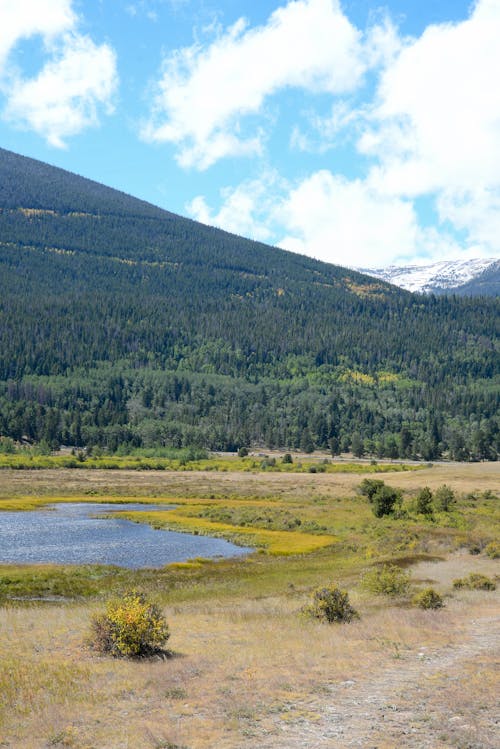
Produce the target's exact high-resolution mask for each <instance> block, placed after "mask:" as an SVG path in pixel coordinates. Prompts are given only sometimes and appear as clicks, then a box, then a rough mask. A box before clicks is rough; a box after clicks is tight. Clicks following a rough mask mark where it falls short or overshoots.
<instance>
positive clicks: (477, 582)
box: [453, 572, 497, 590]
mask: <svg viewBox="0 0 500 749" xmlns="http://www.w3.org/2000/svg"><path fill="white" fill-rule="evenodd" d="M453 587H454V588H465V589H466V590H496V587H497V586H496V585H495V583H494V582H493V580H492V579H491V577H487V576H486V575H482V574H481V573H479V572H471V573H470V575H468V576H467V577H459V578H457V579H456V580H453Z"/></svg>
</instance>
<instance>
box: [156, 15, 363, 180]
mask: <svg viewBox="0 0 500 749" xmlns="http://www.w3.org/2000/svg"><path fill="white" fill-rule="evenodd" d="M364 70H365V63H364V61H363V54H362V46H361V34H360V32H359V31H358V30H357V29H356V28H355V27H354V26H353V25H352V24H351V23H350V22H349V20H348V19H347V18H346V16H345V15H344V14H343V13H342V10H341V8H340V5H339V2H338V0H296V1H292V0H290V1H289V2H288V4H287V5H285V6H283V7H280V8H278V9H277V10H276V11H275V12H274V13H273V14H272V15H271V16H270V18H269V19H268V22H267V24H266V25H265V26H261V27H258V28H254V29H249V28H247V25H246V21H245V20H244V19H240V20H239V21H238V22H237V23H235V24H234V25H233V26H232V27H231V28H229V29H227V30H226V31H225V32H224V33H222V34H220V35H219V36H218V38H217V39H216V40H215V41H213V42H212V43H211V44H210V45H209V46H207V47H203V46H202V45H200V44H196V45H194V46H192V47H189V48H184V49H181V50H177V51H176V52H174V53H173V54H171V55H170V56H169V57H167V59H166V60H165V61H164V64H163V69H162V75H161V79H160V81H159V82H158V84H157V90H156V95H155V98H154V102H153V108H152V110H153V111H152V116H151V119H150V121H149V122H148V123H147V124H146V125H145V126H144V128H143V131H142V135H143V137H144V138H145V139H147V140H151V141H156V142H170V143H173V144H175V145H177V147H178V149H179V161H180V163H181V164H182V165H184V166H196V167H198V168H206V167H208V166H210V165H211V164H213V163H215V162H216V161H217V160H218V159H220V158H222V157H223V156H228V155H235V154H242V153H244V154H248V155H250V154H252V153H258V152H259V151H260V149H261V147H262V139H263V135H262V132H261V133H257V134H255V133H253V134H252V135H251V136H249V135H247V134H246V131H245V124H246V123H245V117H246V116H248V115H256V114H259V113H262V109H263V106H264V104H265V101H266V99H267V98H268V97H270V96H272V95H273V94H276V93H277V92H279V91H280V90H283V89H285V88H287V87H294V88H298V89H304V90H307V91H313V92H327V93H330V94H338V93H343V92H347V91H350V90H352V89H354V88H355V87H356V86H357V85H358V83H359V81H360V79H361V76H362V74H363V72H364Z"/></svg>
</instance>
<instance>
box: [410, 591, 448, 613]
mask: <svg viewBox="0 0 500 749" xmlns="http://www.w3.org/2000/svg"><path fill="white" fill-rule="evenodd" d="M412 603H413V604H414V605H415V606H418V607H419V608H421V609H441V608H443V606H444V601H443V596H441V595H440V594H439V593H437V592H436V591H435V590H434V588H425V589H424V590H419V592H418V593H415V595H414V596H413V598H412Z"/></svg>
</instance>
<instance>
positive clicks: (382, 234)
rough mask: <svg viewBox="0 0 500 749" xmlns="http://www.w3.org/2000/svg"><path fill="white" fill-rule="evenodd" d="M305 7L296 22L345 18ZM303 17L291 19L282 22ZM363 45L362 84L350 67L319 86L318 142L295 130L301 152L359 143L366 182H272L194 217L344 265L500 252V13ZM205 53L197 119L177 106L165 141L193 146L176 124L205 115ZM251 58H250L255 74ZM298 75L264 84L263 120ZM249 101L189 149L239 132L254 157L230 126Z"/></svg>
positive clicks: (186, 86) (481, 8)
mask: <svg viewBox="0 0 500 749" xmlns="http://www.w3.org/2000/svg"><path fill="white" fill-rule="evenodd" d="M294 5H295V6H297V7H295V8H294V11H297V12H298V8H299V6H300V9H301V11H302V12H304V13H305V10H306V8H310V7H312V6H313V5H314V6H315V10H316V11H318V10H319V9H321V10H322V11H323V12H325V11H326V10H328V11H329V12H332V13H334V14H341V11H340V9H339V6H338V5H335V4H332V3H326V2H325V3H318V4H315V3H305V2H301V3H296V4H294ZM291 7H292V4H289V5H288V6H286V7H285V8H283V9H281V12H282V16H281V18H282V17H286V16H287V13H288V12H291V10H290V8H291ZM335 17H336V18H338V17H340V16H338V15H336V16H335ZM323 20H324V19H323ZM275 26H276V23H275V21H273V19H270V21H269V23H268V25H267V26H266V27H265V28H263V29H259V30H256V31H255V32H249V31H246V30H245V31H242V30H235V31H233V34H234V43H235V42H236V41H237V40H239V39H242V40H246V39H248V40H252V39H253V35H254V33H255V34H256V35H257V36H260V35H264V37H266V35H267V33H268V32H269V29H271V28H272V29H274V28H275ZM280 28H281V26H280ZM345 28H347V27H345ZM269 33H270V32H269ZM350 34H351V35H350V36H349V39H350V42H349V45H347V46H344V47H339V48H342V49H343V50H345V51H346V52H347V57H349V56H352V60H351V68H350V75H349V74H347V71H348V70H349V65H348V64H347V63H346V64H345V65H343V66H341V67H340V68H339V70H342V71H344V72H345V73H346V75H345V76H344V77H342V78H341V79H338V80H337V79H335V81H334V82H331V81H330V83H329V84H326V83H325V80H326V78H320V79H319V80H321V83H320V84H317V90H319V89H320V88H322V87H323V90H324V91H326V92H327V93H328V94H330V95H331V99H332V104H331V113H330V114H329V115H327V116H325V115H324V114H323V115H319V114H315V113H314V111H313V109H312V105H311V108H310V114H309V126H310V129H309V131H307V130H304V129H303V127H302V126H299V124H298V123H295V124H294V125H293V126H292V127H291V137H290V139H289V145H290V147H291V148H293V149H296V150H300V151H314V152H316V153H326V152H327V151H328V150H329V149H330V148H332V146H338V145H339V143H342V142H343V139H345V138H346V137H347V138H351V139H353V138H354V139H355V143H356V145H357V149H358V150H359V151H360V152H361V154H362V155H363V156H364V157H366V159H365V161H364V162H358V165H357V168H358V169H359V175H360V176H359V178H358V179H348V178H347V177H346V176H343V175H341V174H338V173H334V172H332V171H330V170H328V169H326V168H325V169H322V170H319V171H314V172H313V173H310V174H309V175H306V176H304V177H302V178H301V179H300V180H297V181H296V182H295V183H294V184H293V185H291V186H290V185H287V186H284V185H283V183H280V184H279V186H278V187H277V185H276V182H275V183H274V184H272V185H271V184H269V185H267V184H266V182H265V180H263V182H262V186H261V187H258V186H257V184H256V183H252V184H249V183H243V184H242V185H240V186H239V187H236V188H233V189H232V190H227V191H225V192H224V193H223V194H222V205H221V207H220V208H219V209H218V210H216V211H212V212H211V211H210V210H209V209H208V206H207V205H206V203H204V202H203V199H202V198H200V197H199V198H198V199H197V205H193V206H192V208H193V212H194V214H195V215H196V208H197V209H198V211H199V213H198V217H201V216H202V217H203V218H202V220H205V221H207V222H209V223H216V224H217V225H220V226H223V227H227V228H231V230H238V231H240V232H242V233H247V234H249V235H250V236H254V237H256V236H259V234H258V231H259V226H260V224H262V225H263V226H265V227H266V229H265V230H260V236H261V237H262V238H266V237H265V234H266V231H268V230H269V228H270V227H271V228H272V237H273V239H274V241H275V242H277V243H279V244H280V245H281V246H283V247H285V248H286V249H290V250H293V251H296V252H302V253H305V254H308V255H313V256H315V257H317V258H319V259H322V260H327V261H330V262H337V263H340V264H345V265H347V264H349V265H365V266H367V267H368V266H374V265H383V264H386V263H393V262H398V261H400V262H415V261H416V260H417V259H419V258H420V259H433V260H438V259H450V258H453V257H455V258H456V257H472V256H492V255H495V254H498V253H499V252H500V218H499V216H500V87H499V86H498V70H500V45H499V44H498V39H499V38H500V2H498V0H478V2H476V4H475V5H474V6H473V7H472V8H471V11H470V15H469V17H468V18H466V19H465V20H463V21H461V22H456V23H447V24H439V25H432V26H429V27H428V28H427V29H426V30H425V31H424V33H423V34H422V35H421V36H420V37H418V38H402V37H400V36H399V35H398V33H397V30H396V28H395V27H394V26H393V25H392V24H391V22H390V21H388V20H387V19H385V20H383V21H382V22H381V23H379V24H378V25H377V26H374V27H372V28H371V29H368V30H367V31H366V33H365V34H364V35H361V32H359V31H356V30H355V29H353V28H352V27H350ZM347 38H348V35H346V36H345V37H344V40H345V39H347ZM224 39H225V44H226V47H228V48H229V49H230V50H231V51H232V50H233V46H234V44H233V42H229V40H228V37H227V35H226V37H224ZM252 43H253V42H252ZM220 44H221V42H220V40H219V42H218V43H217V44H216V45H215V47H214V50H215V49H217V51H218V52H217V54H218V53H219V49H220V47H219V45H220ZM248 44H249V45H250V41H248ZM243 46H245V44H244V45H243ZM249 48H250V47H249ZM193 54H194V57H193V60H194V63H193V65H192V66H191V67H190V68H189V69H190V71H191V73H190V75H188V76H186V77H185V78H184V79H183V85H182V87H181V88H182V91H183V93H184V94H185V95H186V97H187V98H186V99H185V100H183V103H184V104H186V110H182V107H181V106H180V105H179V107H178V108H175V107H172V108H171V109H170V110H168V115H169V118H170V119H168V120H167V123H166V127H167V131H166V134H167V138H166V139H170V140H172V141H173V142H177V143H178V144H180V146H181V147H182V148H186V142H187V141H186V138H184V136H182V135H181V133H182V122H181V119H179V118H178V117H177V115H178V114H179V112H182V111H185V112H186V113H187V112H188V111H189V107H191V106H193V107H194V106H195V105H196V106H197V100H196V99H194V98H192V97H191V94H192V91H193V89H192V86H193V85H194V81H195V80H196V76H197V75H198V73H197V71H198V67H197V66H200V69H201V68H204V66H205V64H207V60H208V59H209V55H208V53H199V52H197V53H193ZM214 54H215V52H214ZM228 55H229V53H228ZM224 59H225V60H226V61H227V60H228V59H229V56H228V57H226V58H224ZM245 59H246V58H245V57H244V55H243V56H242V58H241V64H242V65H243V64H244V63H245V64H246V62H245ZM294 64H295V63H290V65H291V67H290V68H288V71H289V73H288V75H289V77H288V78H287V77H286V76H285V75H284V74H283V75H282V76H281V77H279V75H278V74H277V76H276V78H273V77H272V76H271V77H269V78H267V79H264V77H260V78H259V76H258V75H257V84H256V88H255V89H254V92H256V97H255V99H254V101H253V104H252V105H251V106H252V107H253V110H252V111H255V112H257V111H258V110H259V108H261V107H262V103H263V100H264V97H265V96H268V95H269V94H270V93H272V92H273V91H275V90H277V87H278V86H279V85H281V84H280V83H278V82H277V81H280V82H282V81H284V80H287V84H286V85H292V83H291V81H292V80H293V76H292V73H290V70H294V68H293V65H294ZM320 68H321V66H320ZM318 69H319V68H316V69H315V70H316V72H317V70H318ZM367 70H371V71H372V75H373V80H374V89H373V90H372V93H371V100H370V99H366V98H365V100H364V101H361V102H360V101H359V99H358V100H356V98H355V96H350V93H351V91H353V90H354V89H355V87H356V86H357V85H358V84H359V82H360V77H361V76H362V73H363V71H367ZM238 73H239V77H240V78H241V80H244V76H242V75H241V74H240V71H239V70H238ZM323 73H325V71H323ZM273 75H274V73H273ZM297 75H298V74H297ZM301 75H302V76H303V77H302V79H301V80H302V81H305V82H304V84H303V85H304V87H309V90H313V89H314V85H313V82H312V79H308V78H307V76H308V75H309V73H307V72H306V71H304V70H302V71H301ZM325 75H326V73H325ZM179 80H180V79H179ZM264 80H265V81H266V83H265V85H264V83H263V81H264ZM340 81H342V83H341V82H340ZM350 87H351V88H350ZM243 88H244V87H243ZM174 89H175V87H174ZM176 90H177V93H179V91H180V90H181V89H176ZM366 93H367V92H366V91H365V94H366ZM368 93H369V92H368ZM346 94H348V95H346ZM241 96H243V94H241ZM230 101H232V100H231V99H230ZM242 101H243V99H242V98H240V99H238V96H236V97H235V104H234V107H233V106H232V104H230V103H228V104H227V107H228V108H227V110H223V108H220V107H215V108H214V109H213V110H210V114H209V120H208V124H207V125H206V129H203V127H204V126H203V127H202V128H201V129H200V130H199V132H198V131H197V132H195V130H194V129H191V130H189V129H188V134H189V137H188V140H189V139H191V143H195V144H196V146H195V147H196V148H198V149H199V150H200V152H203V150H204V149H206V148H207V147H208V148H209V147H210V140H211V138H213V137H214V134H216V133H217V132H220V133H224V134H225V136H227V135H228V133H231V134H232V135H234V136H235V137H236V142H235V146H236V145H237V144H240V145H241V143H242V142H244V141H242V140H240V139H239V137H238V135H239V134H238V132H237V130H236V129H233V130H232V129H231V128H232V127H233V126H234V124H235V123H239V119H238V118H237V115H240V114H241V113H242V112H244V111H249V110H245V106H246V105H245V104H242ZM248 106H250V105H248ZM193 111H194V109H193ZM166 112H167V109H164V110H163V113H164V114H165V113H166ZM221 113H222V114H221ZM186 116H187V115H186ZM210 118H212V119H210ZM172 128H173V129H172ZM175 128H178V130H176V129H175ZM218 128H219V130H218ZM174 132H175V133H176V135H175V137H174ZM176 138H178V139H177V140H176ZM207 144H208V146H207ZM222 151H223V149H221V150H220V151H219V155H221V154H222ZM227 152H229V151H227ZM205 153H206V151H205ZM191 155H192V156H194V152H193V153H192V154H191ZM188 160H189V159H188ZM209 161H210V159H209ZM421 197H423V198H425V199H426V201H427V203H428V204H429V205H433V207H434V210H435V214H436V221H435V223H434V226H429V225H428V221H426V222H425V223H423V222H422V216H421V215H420V214H419V210H420V209H419V207H418V202H417V201H418V199H419V198H421ZM240 216H241V222H240V223H239V217H240ZM427 218H428V217H427ZM235 227H238V228H237V229H235ZM278 227H280V228H278Z"/></svg>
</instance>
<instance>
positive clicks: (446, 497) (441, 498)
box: [434, 484, 455, 512]
mask: <svg viewBox="0 0 500 749" xmlns="http://www.w3.org/2000/svg"><path fill="white" fill-rule="evenodd" d="M434 501H435V503H436V507H437V509H438V510H441V512H449V511H450V509H451V507H452V506H453V505H454V504H455V492H454V491H453V489H450V487H449V486H446V484H443V485H442V486H440V487H439V488H438V489H436V493H435V494H434Z"/></svg>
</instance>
